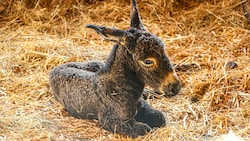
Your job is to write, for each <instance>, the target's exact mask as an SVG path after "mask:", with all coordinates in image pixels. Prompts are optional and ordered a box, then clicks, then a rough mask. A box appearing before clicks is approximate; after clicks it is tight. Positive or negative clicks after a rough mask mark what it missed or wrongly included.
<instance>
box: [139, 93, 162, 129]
mask: <svg viewBox="0 0 250 141" xmlns="http://www.w3.org/2000/svg"><path fill="white" fill-rule="evenodd" d="M135 119H136V121H139V122H143V123H146V124H148V125H149V126H150V127H152V128H153V127H161V126H164V125H165V122H166V120H165V117H164V115H163V113H162V112H161V111H159V110H156V109H153V108H152V107H151V106H150V105H149V104H148V103H147V102H146V101H145V100H143V99H142V98H140V99H139V101H138V113H137V114H136V117H135Z"/></svg>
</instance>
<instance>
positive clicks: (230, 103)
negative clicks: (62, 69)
mask: <svg viewBox="0 0 250 141" xmlns="http://www.w3.org/2000/svg"><path fill="white" fill-rule="evenodd" d="M5 2H6V3H1V2H0V62H1V64H0V141H13V140H53V141H54V140H55V141H65V140H70V141H71V140H72V141H76V140H78V141H80V140H132V139H130V138H128V137H126V136H122V135H118V134H113V133H110V132H107V131H105V130H103V129H102V128H101V127H100V126H99V124H98V122H97V121H89V120H80V119H75V118H73V117H70V116H68V115H67V113H66V112H65V111H64V110H63V108H62V107H61V106H60V105H59V104H58V103H57V102H56V100H55V99H54V97H53V96H52V95H51V93H50V90H49V85H48V73H49V71H50V70H51V69H52V68H53V67H55V66H57V65H59V64H63V63H66V62H70V61H78V62H83V61H87V60H105V58H106V57H107V56H108V54H109V52H110V50H111V48H112V43H110V42H108V41H104V40H103V39H102V37H100V36H98V35H97V34H96V33H95V32H94V31H92V30H89V29H86V28H85V27H84V26H85V25H86V24H89V23H93V24H98V25H105V26H110V27H117V28H120V29H126V28H128V27H129V15H130V2H128V1H125V0H106V1H101V0H92V1H91V0H88V1H87V0H85V1H81V2H79V1H78V2H76V1H73V0H65V1H63V2H59V1H56V0H55V1H52V2H51V3H49V2H50V1H46V0H41V1H38V2H40V3H34V2H33V3H32V0H24V1H19V0H11V1H5ZM42 2H43V5H42ZM241 4H242V2H240V1H239V0H209V1H196V0H193V1H187V0H186V1H185V0H182V1H180V0H178V1H177V0H176V1H175V2H174V3H172V2H170V1H167V0H160V1H156V0H153V1H152V0H151V1H149V0H138V5H139V10H140V12H141V17H142V20H143V22H144V25H145V27H146V28H147V30H148V31H150V32H152V33H154V34H156V35H157V36H159V37H160V38H161V39H162V40H163V41H164V43H165V44H166V45H167V48H166V52H167V53H168V56H169V58H170V60H171V62H173V63H174V64H177V66H176V71H177V73H178V75H179V77H180V78H181V80H182V83H183V87H182V90H181V92H180V93H179V94H178V95H177V96H175V97H171V98H169V97H162V96H156V97H155V98H153V99H148V102H149V103H150V104H151V105H152V106H153V107H155V108H157V109H159V110H161V111H162V112H164V114H165V116H166V118H167V123H166V126H165V127H162V128H160V129H156V130H154V131H152V132H150V133H148V134H147V135H145V136H142V137H139V138H137V139H135V140H187V141H191V140H192V141H193V140H197V141H200V140H216V139H217V140H222V138H224V137H225V134H228V133H230V135H232V134H233V135H234V136H235V139H236V138H238V139H242V140H250V42H249V41H250V30H249V29H250V24H249V23H248V22H247V21H246V18H245V17H244V16H243V11H242V7H241ZM152 95H153V93H152ZM231 133H232V134H231ZM230 139H233V137H230Z"/></svg>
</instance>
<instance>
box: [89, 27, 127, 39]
mask: <svg viewBox="0 0 250 141" xmlns="http://www.w3.org/2000/svg"><path fill="white" fill-rule="evenodd" d="M86 27H87V28H91V29H94V30H95V31H96V32H97V33H98V34H101V35H103V36H104V39H106V40H109V41H112V42H116V43H120V42H123V40H124V39H125V38H126V36H128V32H126V31H124V30H119V29H115V28H109V27H105V26H97V25H92V24H89V25H86Z"/></svg>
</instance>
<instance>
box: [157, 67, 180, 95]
mask: <svg viewBox="0 0 250 141" xmlns="http://www.w3.org/2000/svg"><path fill="white" fill-rule="evenodd" d="M180 89H181V81H180V79H179V77H178V76H177V75H176V73H175V71H172V72H170V73H168V74H167V75H166V76H165V78H164V80H163V82H162V85H161V88H160V89H159V90H160V93H162V94H164V95H165V96H175V95H177V94H178V93H179V91H180Z"/></svg>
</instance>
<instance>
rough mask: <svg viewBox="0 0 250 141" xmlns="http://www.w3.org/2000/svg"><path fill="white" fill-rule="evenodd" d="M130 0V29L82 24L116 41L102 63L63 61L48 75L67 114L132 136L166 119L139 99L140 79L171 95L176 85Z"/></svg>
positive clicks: (161, 50)
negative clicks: (95, 121)
mask: <svg viewBox="0 0 250 141" xmlns="http://www.w3.org/2000/svg"><path fill="white" fill-rule="evenodd" d="M132 2H133V4H132V14H131V27H130V29H128V30H118V29H112V28H107V27H102V26H95V25H88V26H87V27H88V28H92V29H94V30H96V32H97V33H99V34H102V35H103V36H104V37H105V38H107V39H109V40H111V41H114V42H116V44H115V45H114V47H113V49H112V51H111V53H110V56H109V58H108V59H107V60H106V63H105V64H103V63H101V62H99V61H90V62H85V63H76V62H72V63H66V64H63V65H60V66H57V67H55V68H54V69H53V70H52V71H51V72H50V75H49V76H50V77H49V80H50V86H51V91H52V93H53V94H54V96H55V98H56V100H58V101H59V103H61V104H62V105H63V107H64V108H65V109H66V111H67V112H68V113H69V114H70V115H72V116H74V117H77V118H82V119H98V120H99V122H100V124H101V126H102V127H103V128H104V129H106V130H108V131H111V132H116V133H119V134H124V135H128V136H130V137H137V136H139V135H145V134H146V133H147V132H149V131H150V130H151V128H153V127H161V126H163V125H164V124H165V118H164V115H163V114H162V113H161V112H160V111H158V110H155V109H153V108H152V107H151V106H150V105H148V103H147V102H146V101H144V100H142V99H141V95H142V92H143V89H144V86H145V84H147V85H149V86H151V87H152V88H154V89H155V90H156V91H157V92H159V93H165V94H166V95H170V96H173V95H176V94H177V93H178V92H179V90H180V87H181V84H180V81H179V79H178V77H177V75H176V74H175V72H174V70H173V68H172V65H171V64H170V62H169V59H168V58H167V56H166V54H165V52H164V44H163V43H162V41H161V40H160V39H159V38H158V37H156V36H155V35H153V34H151V33H149V32H147V31H146V30H145V29H144V27H143V25H142V23H141V19H140V16H139V12H138V10H137V7H136V1H135V0H132ZM110 36H112V37H116V38H117V39H114V38H112V39H110Z"/></svg>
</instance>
